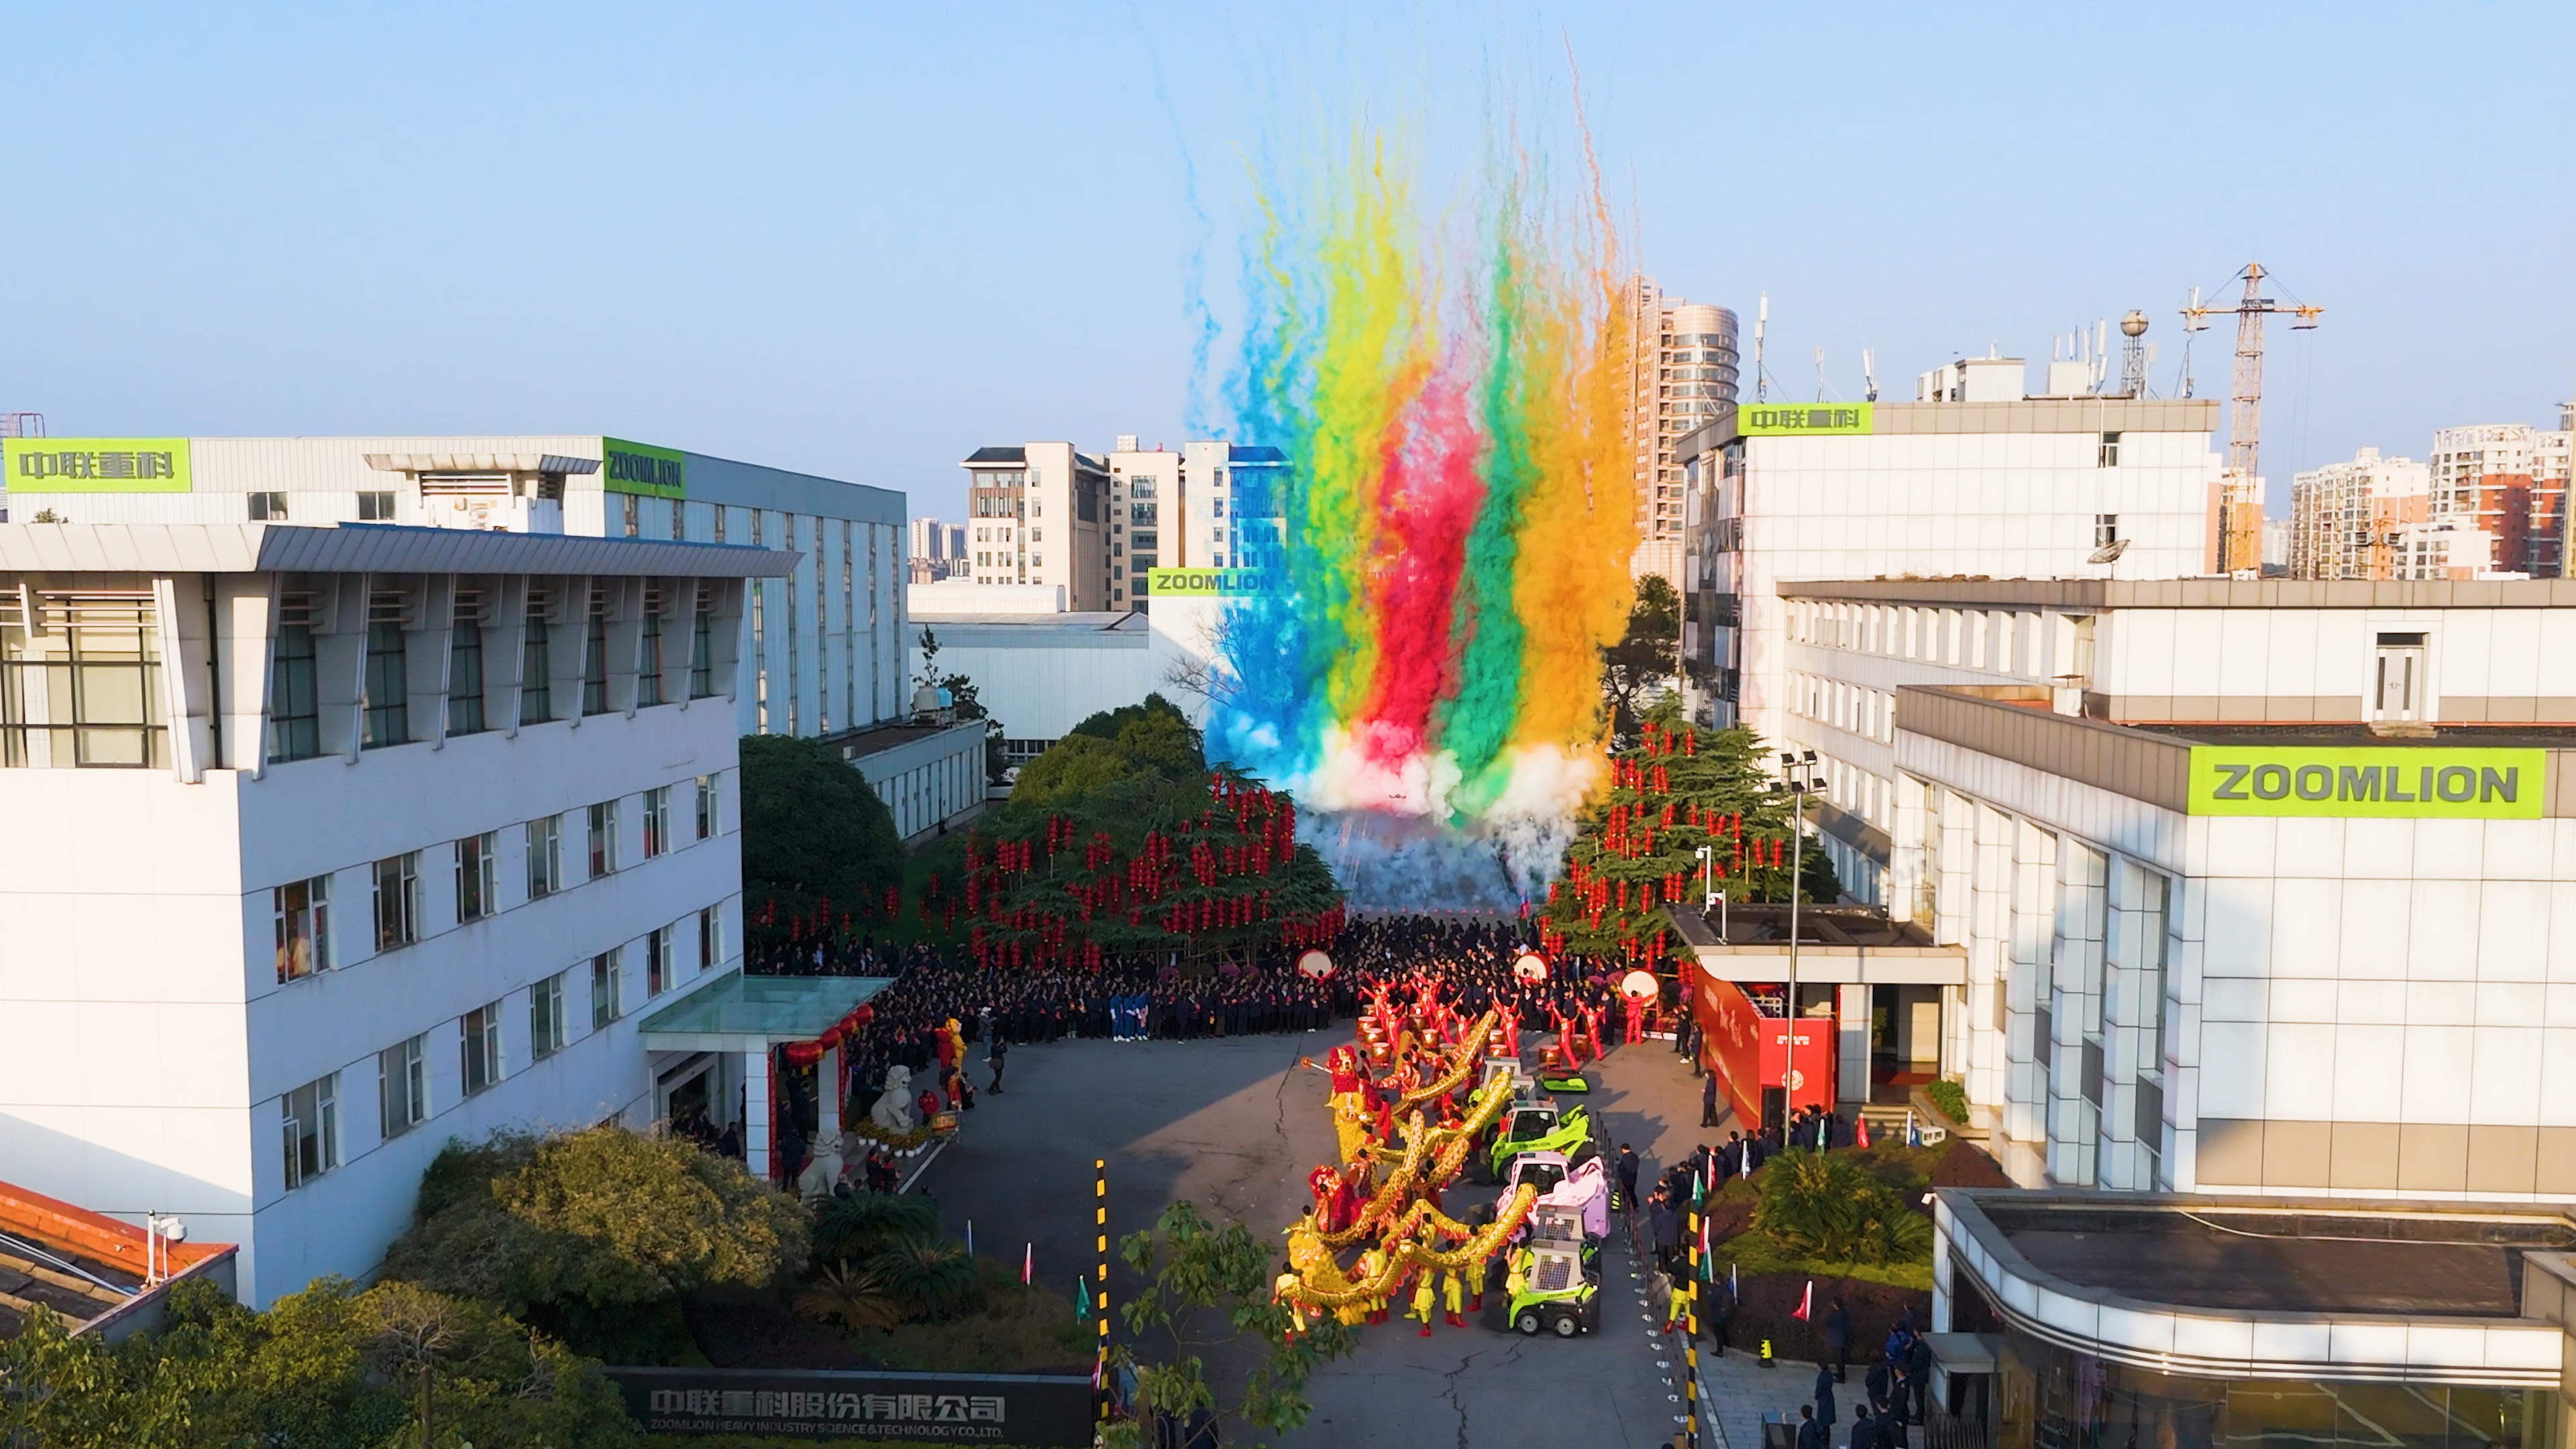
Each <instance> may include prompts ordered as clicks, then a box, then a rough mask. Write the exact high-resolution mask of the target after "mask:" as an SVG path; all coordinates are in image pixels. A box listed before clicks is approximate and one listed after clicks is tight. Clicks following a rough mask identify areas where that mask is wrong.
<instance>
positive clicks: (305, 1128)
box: [278, 1072, 340, 1191]
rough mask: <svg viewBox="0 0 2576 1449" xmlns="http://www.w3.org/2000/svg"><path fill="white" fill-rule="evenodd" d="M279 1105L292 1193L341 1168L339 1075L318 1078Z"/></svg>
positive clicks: (283, 1098) (332, 1074)
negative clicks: (334, 1169) (281, 1108)
mask: <svg viewBox="0 0 2576 1449" xmlns="http://www.w3.org/2000/svg"><path fill="white" fill-rule="evenodd" d="M278 1101H279V1103H280V1104H281V1106H282V1107H283V1108H284V1113H283V1116H284V1121H283V1122H282V1123H281V1125H282V1126H283V1127H284V1128H285V1144H286V1186H287V1188H288V1190H290V1191H292V1190H293V1189H295V1188H299V1187H302V1186H303V1185H304V1184H306V1183H307V1182H310V1181H312V1180H313V1179H314V1178H317V1177H320V1176H321V1175H322V1174H324V1173H326V1172H329V1171H330V1170H331V1169H332V1168H335V1167H337V1166H339V1165H340V1074H339V1073H338V1072H332V1073H330V1074H329V1075H327V1076H322V1077H317V1078H315V1079H314V1080H312V1081H309V1082H307V1083H305V1084H304V1085H303V1086H300V1087H298V1088H296V1089H295V1090H294V1091H292V1092H289V1093H287V1094H286V1095H285V1096H283V1097H281V1098H279V1099H278Z"/></svg>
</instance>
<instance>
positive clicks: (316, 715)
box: [268, 624, 322, 764]
mask: <svg viewBox="0 0 2576 1449" xmlns="http://www.w3.org/2000/svg"><path fill="white" fill-rule="evenodd" d="M320 753H322V710H321V702H320V698H319V696H318V695H317V694H316V692H315V690H314V682H313V629H312V626H310V625H307V624H281V625H279V626H278V630H277V643H276V646H275V647H274V648H273V649H272V650H271V651H270V678H269V690H268V759H269V763H271V764H283V763H284V762H286V761H288V760H309V759H311V758H313V757H314V756H315V755H318V754H320Z"/></svg>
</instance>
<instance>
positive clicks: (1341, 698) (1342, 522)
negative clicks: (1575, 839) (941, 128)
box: [1208, 138, 1652, 890]
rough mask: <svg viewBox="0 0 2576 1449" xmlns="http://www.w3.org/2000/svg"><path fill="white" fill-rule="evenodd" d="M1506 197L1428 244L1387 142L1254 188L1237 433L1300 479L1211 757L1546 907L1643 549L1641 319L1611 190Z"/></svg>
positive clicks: (1525, 181) (1266, 536)
mask: <svg viewBox="0 0 2576 1449" xmlns="http://www.w3.org/2000/svg"><path fill="white" fill-rule="evenodd" d="M1485 175H1486V179H1485V181H1484V183H1483V185H1482V186H1481V187H1480V188H1479V192H1480V194H1479V195H1478V196H1477V197H1476V198H1475V199H1474V202H1473V204H1472V205H1470V206H1464V207H1457V208H1449V209H1447V210H1445V211H1444V213H1443V216H1444V217H1453V216H1456V215H1459V214H1462V213H1463V214H1467V215H1469V216H1471V218H1472V219H1469V220H1446V221H1441V222H1435V221H1434V220H1433V219H1430V218H1427V217H1426V216H1425V215H1424V213H1423V211H1422V209H1421V207H1420V205H1419V203H1418V201H1417V199H1416V197H1415V195H1414V188H1413V185H1412V183H1411V180H1410V178H1409V175H1408V172H1407V170H1406V168H1405V167H1404V166H1402V165H1401V164H1399V163H1398V162H1396V161H1393V160H1391V159H1390V158H1389V155H1388V148H1387V146H1386V145H1385V144H1384V143H1382V142H1381V141H1379V140H1377V139H1375V138H1365V139H1362V140H1360V141H1358V142H1356V143H1354V144H1352V145H1351V146H1350V147H1349V148H1348V149H1347V150H1345V151H1343V152H1341V153H1340V154H1338V155H1337V156H1336V157H1335V158H1334V159H1333V160H1332V161H1330V162H1329V163H1327V164H1324V165H1321V166H1319V167H1316V168H1314V170H1313V171H1312V173H1311V174H1309V175H1305V176H1302V177H1300V178H1298V179H1297V180H1295V181H1293V182H1291V183H1287V184H1274V185H1267V186H1264V187H1262V188H1261V189H1260V192H1259V197H1258V202H1259V205H1258V215H1259V224H1258V226H1257V228H1256V229H1255V231H1254V234H1253V236H1252V238H1251V240H1250V241H1249V243H1248V246H1247V257H1246V263H1247V264H1246V267H1245V283H1244V290H1245V319H1244V324H1243V326H1242V328H1241V330H1240V333H1239V336H1238V339H1237V340H1238V344H1239V345H1238V348H1237V355H1236V359H1235V363H1234V368H1233V371H1232V374H1231V376H1230V378H1229V381H1228V384H1227V388H1226V409H1227V412H1228V414H1229V418H1228V426H1227V428H1226V433H1227V435H1228V438H1229V441H1232V442H1234V443H1236V444H1239V445H1247V444H1248V445H1254V446H1268V447H1275V448H1277V449H1278V450H1279V451H1280V453H1281V454H1282V455H1284V457H1285V459H1286V460H1287V467H1286V468H1285V469H1283V470H1277V471H1278V472H1280V473H1283V474H1284V477H1283V478H1282V479H1281V480H1280V481H1279V482H1278V483H1277V484H1276V485H1275V486H1274V487H1272V488H1270V489H1269V490H1268V492H1269V494H1270V496H1267V497H1259V496H1243V495H1241V494H1238V497H1237V499H1236V510H1235V511H1236V517H1235V519H1234V520H1232V522H1233V524H1234V526H1235V529H1236V531H1237V552H1238V561H1245V560H1248V561H1250V562H1252V563H1254V564H1256V565H1257V566H1259V568H1260V572H1261V573H1262V574H1263V575H1264V576H1265V577H1266V578H1267V579H1268V580H1269V581H1270V586H1269V588H1268V589H1267V590H1266V591H1264V592H1260V593H1257V594H1252V595H1249V596H1243V597H1237V598H1234V599H1230V600H1229V601H1228V602H1227V604H1226V606H1225V608H1224V611H1223V614H1222V617H1221V622H1220V623H1219V624H1218V626H1217V639H1216V641H1215V642H1216V643H1217V645H1218V651H1217V652H1218V654H1219V657H1220V658H1221V659H1222V661H1223V665H1222V667H1221V668H1220V670H1219V671H1218V672H1217V676H1216V678H1215V679H1214V681H1213V683H1212V689H1211V700H1210V705H1211V708H1210V713H1209V720H1208V744H1209V753H1210V754H1211V755H1212V756H1215V757H1217V758H1222V759H1228V760H1232V761H1234V762H1236V763H1238V764H1240V765H1242V766H1244V767H1246V768H1248V769H1251V770H1254V771H1256V772H1258V773H1260V774H1262V775H1263V776H1265V777H1267V778H1269V779H1271V780H1273V781H1276V782H1280V783H1282V784H1285V785H1286V786H1287V787H1289V788H1290V789H1292V790H1294V791H1295V792H1296V793H1297V795H1298V796H1299V798H1300V799H1302V800H1304V801H1305V802H1306V803H1307V804H1308V806H1309V807H1310V808H1313V809H1318V810H1321V811H1325V812H1345V813H1356V812H1370V813H1374V814H1377V815H1380V816H1392V817H1401V818H1402V828H1401V829H1400V830H1396V831H1394V832H1392V833H1393V834H1395V835H1398V836H1400V837H1401V838H1402V839H1403V841H1404V846H1403V849H1404V850H1405V851H1408V852H1413V853H1416V854H1418V853H1420V852H1421V851H1422V850H1423V849H1424V848H1425V846H1424V841H1425V840H1426V839H1433V840H1436V839H1438V838H1439V837H1442V836H1447V837H1450V838H1451V840H1452V841H1453V842H1454V843H1455V844H1458V845H1464V846H1467V847H1468V853H1469V856H1470V858H1481V859H1483V860H1484V861H1486V862H1488V864H1487V865H1486V866H1484V867H1483V868H1482V869H1483V872H1484V875H1485V878H1487V879H1492V880H1499V879H1501V878H1502V877H1503V876H1512V877H1518V879H1517V880H1516V882H1515V886H1516V888H1518V889H1524V890H1525V889H1527V888H1528V886H1529V885H1530V884H1531V883H1532V882H1533V881H1535V880H1537V879H1543V878H1544V877H1545V875H1546V874H1547V873H1550V872H1552V870H1553V868H1554V863H1555V854H1556V852H1555V850H1554V849H1551V848H1550V847H1551V846H1555V845H1557V844H1558V843H1559V842H1560V841H1561V837H1562V834H1563V832H1564V830H1565V829H1567V828H1568V827H1569V826H1570V822H1571V820H1572V818H1573V815H1574V813H1575V811H1576V810H1577V808H1578V807H1579V806H1580V804H1581V801H1582V799H1583V797H1584V796H1585V795H1586V794H1587V793H1588V792H1589V791H1590V790H1591V789H1592V788H1593V786H1594V784H1595V782H1596V780H1597V779H1598V778H1599V776H1600V773H1601V770H1602V754H1601V743H1600V742H1601V733H1602V712H1601V690H1600V685H1599V678H1600V667H1601V666H1600V652H1599V651H1600V649H1601V648H1602V646H1604V645H1606V644H1609V643H1611V642H1613V641H1614V640H1615V639H1616V638H1617V637H1618V635H1619V633H1620V631H1621V630H1622V628H1623V627H1624V626H1625V623H1626V620H1627V615H1628V609H1629V605H1630V601H1631V599H1632V597H1633V594H1632V587H1631V584H1630V579H1629V561H1630V557H1631V554H1632V553H1633V552H1634V550H1635V548H1636V544H1637V526H1636V513H1637V510H1636V495H1635V487H1636V485H1635V481H1634V477H1635V467H1634V463H1633V461H1632V460H1631V458H1630V457H1629V456H1628V455H1629V454H1630V453H1631V452H1632V451H1633V449H1632V445H1631V442H1630V437H1629V434H1628V433H1627V432H1626V430H1625V429H1624V428H1623V427H1622V422H1623V419H1624V414H1625V411H1626V407H1627V404H1628V401H1629V394H1628V389H1627V383H1628V378H1629V375H1630V373H1629V367H1630V337H1629V331H1628V329H1629V326H1630V306H1629V297H1628V294H1627V292H1626V288H1625V279H1624V278H1622V277H1620V275H1619V273H1618V270H1617V267H1618V258H1617V255H1616V244H1615V238H1614V236H1613V235H1612V232H1611V229H1610V227H1609V225H1608V222H1607V217H1606V212H1605V211H1604V209H1603V208H1602V207H1601V206H1599V205H1598V203H1597V199H1595V198H1597V187H1596V188H1594V189H1593V191H1592V193H1591V195H1590V196H1588V197H1587V198H1586V199H1585V201H1584V203H1583V204H1581V205H1578V206H1572V207H1559V206H1556V205H1555V204H1553V203H1551V201H1550V200H1549V198H1548V195H1547V192H1546V189H1545V187H1544V186H1543V184H1542V183H1541V182H1540V180H1539V179H1538V177H1537V173H1536V169H1535V168H1534V166H1532V165H1531V164H1530V163H1528V162H1526V161H1514V160H1502V161H1497V162H1495V163H1494V164H1492V165H1491V166H1489V167H1488V169H1487V171H1486V173H1485ZM1649 345H1651V344H1649ZM1648 375H1649V376H1651V375H1652V374H1651V372H1649V374H1648ZM1252 472H1253V470H1248V469H1244V470H1238V473H1237V476H1238V477H1239V478H1248V475H1250V474H1251V473H1252ZM1397 823H1398V822H1396V821H1386V822H1383V824H1386V825H1395V824H1397ZM1426 827H1427V828H1426ZM1359 828H1360V830H1361V833H1362V834H1363V835H1367V834H1371V833H1385V832H1373V828H1372V827H1370V826H1369V825H1368V824H1367V822H1365V821H1363V822H1361V823H1360V827H1359ZM1317 829H1318V832H1319V834H1320V835H1322V836H1324V837H1326V838H1331V837H1332V836H1333V835H1334V834H1335V833H1336V832H1338V834H1339V835H1340V837H1341V838H1342V839H1344V840H1345V842H1347V840H1348V839H1349V837H1350V835H1351V831H1352V825H1351V823H1350V822H1348V821H1345V822H1343V823H1342V824H1341V825H1339V826H1336V825H1335V824H1334V823H1333V822H1332V821H1331V820H1329V819H1327V820H1320V821H1318V822H1317ZM1487 844H1491V845H1492V846H1493V848H1492V849H1486V848H1485V847H1486V845H1487ZM1327 853H1328V854H1331V853H1332V852H1331V851H1330V850H1329V849H1328V851H1327ZM1453 853H1454V852H1453ZM1497 860H1500V861H1501V862H1502V866H1503V868H1502V871H1501V872H1499V873H1498V872H1495V871H1494V870H1493V867H1492V864H1491V862H1495V861H1497ZM1349 864H1350V863H1349V862H1345V866H1346V868H1345V870H1344V874H1345V875H1346V876H1347V875H1349V874H1350V871H1349V869H1348V868H1347V867H1348V865H1349ZM1346 883H1350V882H1346Z"/></svg>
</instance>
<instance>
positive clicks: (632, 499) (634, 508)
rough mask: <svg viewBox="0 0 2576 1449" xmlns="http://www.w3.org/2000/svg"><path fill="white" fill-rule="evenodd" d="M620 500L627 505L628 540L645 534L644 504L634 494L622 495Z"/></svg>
mask: <svg viewBox="0 0 2576 1449" xmlns="http://www.w3.org/2000/svg"><path fill="white" fill-rule="evenodd" d="M619 499H620V501H621V502H622V503H624V504H625V514H626V518H625V523H626V536H627V537H628V538H633V537H635V536H637V535H638V534H640V533H642V532H643V522H644V510H643V504H642V502H641V501H640V500H639V499H638V498H637V497H636V496H635V495H634V494H632V493H626V494H621V495H619Z"/></svg>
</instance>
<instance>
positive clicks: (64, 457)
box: [0, 438, 190, 493]
mask: <svg viewBox="0 0 2576 1449" xmlns="http://www.w3.org/2000/svg"><path fill="white" fill-rule="evenodd" d="M0 487H5V488H7V489H9V490H11V491H12V492H17V493H186V492H188V491H190V485H189V480H188V440H187V439H185V438H0Z"/></svg>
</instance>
